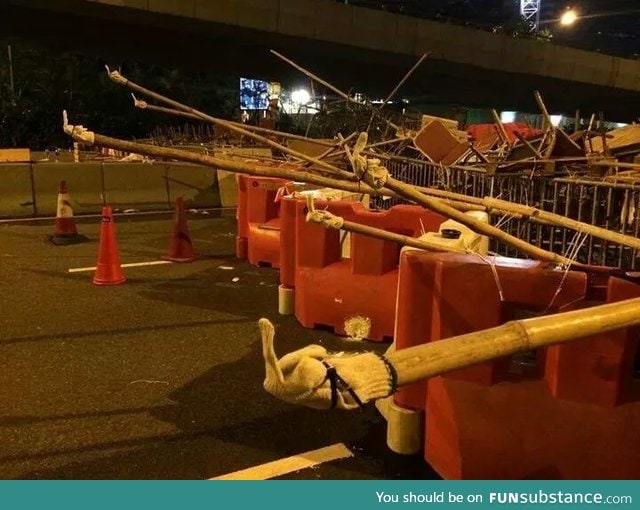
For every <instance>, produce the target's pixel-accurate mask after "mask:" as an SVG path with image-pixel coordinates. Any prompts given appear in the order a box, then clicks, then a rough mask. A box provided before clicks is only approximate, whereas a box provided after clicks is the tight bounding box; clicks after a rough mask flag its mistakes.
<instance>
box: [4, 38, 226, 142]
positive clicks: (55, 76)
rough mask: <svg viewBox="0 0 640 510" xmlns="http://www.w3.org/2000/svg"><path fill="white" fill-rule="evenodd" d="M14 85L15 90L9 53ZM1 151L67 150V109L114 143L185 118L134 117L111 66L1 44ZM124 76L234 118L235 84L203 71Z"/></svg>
mask: <svg viewBox="0 0 640 510" xmlns="http://www.w3.org/2000/svg"><path fill="white" fill-rule="evenodd" d="M9 45H11V49H12V56H13V58H12V61H13V76H14V86H13V89H12V88H11V80H10V67H9V59H8V51H7V48H8V46H9ZM0 48H1V52H0V147H30V148H31V149H46V148H52V147H68V146H69V145H70V140H69V138H68V137H66V136H65V135H64V133H63V132H62V110H64V109H66V110H67V111H68V112H69V116H70V118H71V119H72V121H73V122H74V123H76V124H83V125H85V126H88V127H90V128H91V129H93V130H95V131H99V132H102V133H104V134H109V135H112V136H117V137H124V138H142V137H146V136H148V135H149V133H151V131H152V130H153V129H154V128H155V127H156V126H158V125H181V124H184V119H180V118H173V117H170V116H166V115H160V114H155V113H152V112H145V111H141V110H137V109H135V108H134V107H133V101H132V99H131V96H130V95H129V93H128V91H127V90H126V89H124V88H123V87H121V86H118V85H116V84H114V83H112V82H111V81H110V80H109V78H108V76H107V73H106V71H105V68H104V65H105V64H107V63H106V62H103V61H101V60H100V59H98V58H95V57H88V56H82V55H78V54H72V53H57V52H56V53H54V52H52V51H49V50H47V49H46V48H40V47H36V46H29V45H27V44H25V43H24V42H20V41H18V42H16V41H8V40H4V41H0ZM121 72H122V73H124V74H126V76H127V77H129V78H130V79H132V80H134V81H137V82H139V83H140V84H143V85H146V86H148V87H149V88H152V89H154V90H156V91H157V92H160V93H162V94H165V95H169V96H171V97H172V98H174V99H177V100H178V101H182V102H185V103H188V104H189V105H191V106H195V107H197V108H199V109H202V110H204V111H206V112H208V113H211V114H213V115H216V116H222V117H227V118H228V117H230V116H232V115H234V114H235V113H237V101H238V97H237V96H238V82H237V79H236V78H235V77H229V78H225V79H220V78H219V77H216V76H212V75H210V74H208V73H205V72H200V73H194V72H190V73H188V72H185V71H180V70H176V69H167V68H164V67H160V66H153V65H144V64H140V63H137V62H127V63H124V64H123V65H122V68H121Z"/></svg>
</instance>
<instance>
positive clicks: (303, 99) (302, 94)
mask: <svg viewBox="0 0 640 510" xmlns="http://www.w3.org/2000/svg"><path fill="white" fill-rule="evenodd" d="M291 100H292V101H293V102H294V103H296V104H298V105H302V106H304V105H306V104H307V103H309V101H311V94H309V92H308V91H306V90H304V89H298V90H294V91H293V92H292V93H291Z"/></svg>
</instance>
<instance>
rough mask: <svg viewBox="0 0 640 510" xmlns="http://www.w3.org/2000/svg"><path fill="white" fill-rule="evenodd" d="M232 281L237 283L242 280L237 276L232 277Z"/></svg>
mask: <svg viewBox="0 0 640 510" xmlns="http://www.w3.org/2000/svg"><path fill="white" fill-rule="evenodd" d="M231 281H232V282H234V283H237V282H239V281H240V278H238V277H237V276H236V277H235V278H232V279H231Z"/></svg>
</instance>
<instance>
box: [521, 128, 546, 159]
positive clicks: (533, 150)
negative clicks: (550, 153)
mask: <svg viewBox="0 0 640 510" xmlns="http://www.w3.org/2000/svg"><path fill="white" fill-rule="evenodd" d="M514 134H515V135H516V138H517V139H518V140H520V141H521V142H522V143H523V144H525V145H526V146H527V148H528V149H529V150H530V151H531V152H532V153H533V155H534V156H535V157H536V158H541V159H542V154H540V153H539V152H538V149H536V148H535V147H534V146H533V145H531V143H530V142H529V141H528V140H527V139H526V138H525V137H524V136H522V135H521V134H520V133H518V132H517V131H515V132H514Z"/></svg>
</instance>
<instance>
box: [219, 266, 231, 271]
mask: <svg viewBox="0 0 640 510" xmlns="http://www.w3.org/2000/svg"><path fill="white" fill-rule="evenodd" d="M218 269H222V270H223V271H233V269H234V268H233V266H218Z"/></svg>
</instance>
